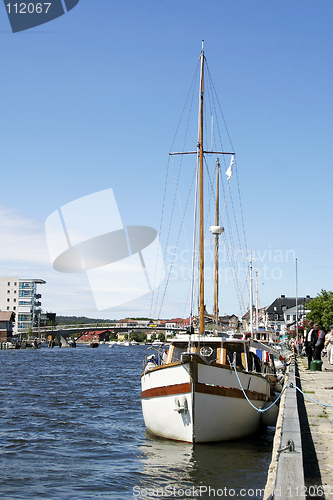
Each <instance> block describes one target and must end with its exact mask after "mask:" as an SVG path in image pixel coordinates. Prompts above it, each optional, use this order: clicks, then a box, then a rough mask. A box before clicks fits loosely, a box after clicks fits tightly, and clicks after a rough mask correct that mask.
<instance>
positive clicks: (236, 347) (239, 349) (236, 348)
mask: <svg viewBox="0 0 333 500" xmlns="http://www.w3.org/2000/svg"><path fill="white" fill-rule="evenodd" d="M224 347H225V349H226V362H227V364H232V363H233V362H234V357H235V356H236V366H237V367H238V368H242V370H245V369H246V366H244V363H243V361H244V356H243V360H242V354H244V346H243V344H236V343H233V342H230V343H229V342H228V343H225V344H224Z"/></svg>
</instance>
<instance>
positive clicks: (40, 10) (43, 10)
mask: <svg viewBox="0 0 333 500" xmlns="http://www.w3.org/2000/svg"><path fill="white" fill-rule="evenodd" d="M6 7H7V10H8V14H47V12H48V10H49V8H50V7H51V3H42V2H41V3H36V4H34V3H31V2H30V3H23V2H22V3H17V2H16V3H7V4H6Z"/></svg>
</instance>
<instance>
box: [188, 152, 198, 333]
mask: <svg viewBox="0 0 333 500" xmlns="http://www.w3.org/2000/svg"><path fill="white" fill-rule="evenodd" d="M195 170H196V175H195V197H194V221H193V235H192V269H191V289H190V293H191V295H190V326H192V317H193V300H194V269H195V248H196V228H197V209H198V186H199V156H198V154H197V164H196V169H195Z"/></svg>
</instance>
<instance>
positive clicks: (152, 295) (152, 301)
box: [149, 161, 169, 317]
mask: <svg viewBox="0 0 333 500" xmlns="http://www.w3.org/2000/svg"><path fill="white" fill-rule="evenodd" d="M168 165H169V161H168V164H167V168H166V172H165V181H164V192H163V198H162V212H161V219H160V227H159V235H161V233H162V227H163V221H164V211H165V200H166V191H167V185H168V176H169V168H168ZM162 257H163V256H162ZM157 262H158V260H157V257H156V261H155V270H154V279H153V283H154V284H155V283H156V281H155V279H156V272H157ZM161 272H162V270H161ZM157 288H158V290H159V288H160V287H157ZM158 290H157V293H156V294H155V288H153V290H152V294H151V299H150V311H149V316H150V317H151V316H152V312H153V303H154V299H155V295H157V298H156V300H158V294H159V291H158Z"/></svg>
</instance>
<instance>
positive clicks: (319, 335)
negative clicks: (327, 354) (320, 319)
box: [313, 323, 325, 361]
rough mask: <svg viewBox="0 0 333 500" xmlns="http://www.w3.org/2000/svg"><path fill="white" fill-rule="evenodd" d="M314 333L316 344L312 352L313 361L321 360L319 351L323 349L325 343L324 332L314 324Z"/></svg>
mask: <svg viewBox="0 0 333 500" xmlns="http://www.w3.org/2000/svg"><path fill="white" fill-rule="evenodd" d="M313 329H314V331H315V332H316V343H315V346H314V350H313V359H314V360H316V361H320V360H321V351H322V350H323V349H324V343H325V332H324V330H322V329H321V328H320V325H319V324H318V323H316V324H315V325H314V327H313Z"/></svg>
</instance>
